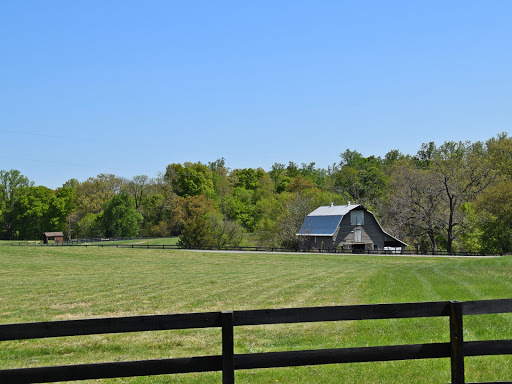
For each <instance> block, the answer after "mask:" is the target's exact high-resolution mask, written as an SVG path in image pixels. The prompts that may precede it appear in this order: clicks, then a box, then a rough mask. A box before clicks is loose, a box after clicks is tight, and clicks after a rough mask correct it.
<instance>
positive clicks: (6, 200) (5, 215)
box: [0, 169, 34, 240]
mask: <svg viewBox="0 0 512 384" xmlns="http://www.w3.org/2000/svg"><path fill="white" fill-rule="evenodd" d="M33 185H34V183H33V182H31V181H30V180H29V179H28V178H27V177H25V176H23V175H22V174H21V173H20V171H18V170H16V169H11V170H10V171H3V170H0V238H4V239H9V240H10V239H12V238H13V226H14V225H15V220H16V214H15V212H14V210H15V202H16V201H17V199H18V198H19V197H20V195H21V193H22V191H23V189H24V188H25V187H30V186H33Z"/></svg>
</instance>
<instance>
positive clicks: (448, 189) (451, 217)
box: [430, 141, 495, 253]
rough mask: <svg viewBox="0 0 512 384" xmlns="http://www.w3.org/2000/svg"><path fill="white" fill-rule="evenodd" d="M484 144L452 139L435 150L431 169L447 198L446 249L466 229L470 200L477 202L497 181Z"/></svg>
mask: <svg viewBox="0 0 512 384" xmlns="http://www.w3.org/2000/svg"><path fill="white" fill-rule="evenodd" d="M485 150H486V148H485V146H484V145H483V144H482V143H480V142H477V143H470V142H453V141H448V142H445V143H444V144H443V145H441V146H440V147H439V148H438V149H437V150H436V151H435V153H434V156H433V158H432V163H431V165H430V169H431V170H432V171H433V172H434V173H435V174H436V177H437V183H438V184H439V185H440V187H441V189H442V191H443V192H442V198H443V201H444V232H445V233H444V236H445V241H446V251H447V252H448V253H451V252H452V249H453V242H454V240H455V239H457V237H458V236H459V235H460V234H461V232H462V231H463V230H464V229H465V221H466V216H467V215H466V213H467V212H466V211H465V210H464V209H462V207H463V205H464V204H466V203H471V202H474V201H475V200H476V199H477V198H478V196H480V195H481V194H482V193H483V191H485V189H486V188H487V187H488V186H489V185H490V184H491V183H492V182H493V181H494V180H495V175H494V172H493V170H492V168H491V166H490V162H489V161H488V158H487V157H486V153H485V152H486V151H485Z"/></svg>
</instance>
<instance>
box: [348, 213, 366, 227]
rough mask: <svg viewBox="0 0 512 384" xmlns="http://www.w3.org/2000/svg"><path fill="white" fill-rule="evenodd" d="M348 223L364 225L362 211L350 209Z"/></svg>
mask: <svg viewBox="0 0 512 384" xmlns="http://www.w3.org/2000/svg"><path fill="white" fill-rule="evenodd" d="M350 225H364V211H350Z"/></svg>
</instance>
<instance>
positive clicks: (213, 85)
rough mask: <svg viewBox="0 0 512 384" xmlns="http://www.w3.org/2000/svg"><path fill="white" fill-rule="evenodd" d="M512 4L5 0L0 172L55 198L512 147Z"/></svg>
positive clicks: (0, 40) (0, 25)
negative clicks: (196, 178) (254, 171)
mask: <svg viewBox="0 0 512 384" xmlns="http://www.w3.org/2000/svg"><path fill="white" fill-rule="evenodd" d="M511 15H512V1H508V0H502V1H500V0H493V1H472V0H463V1H462V0H460V1H457V0H451V1H445V0H443V1H437V0H434V1H422V2H418V1H393V0H390V1H376V0H375V1H372V0H369V1H297V0H296V1H275V0H274V1H253V2H247V1H180V2H178V1H151V0H149V1H144V2H141V1H129V0H123V1H115V0H112V1H94V0H91V1H56V0H48V1H4V2H2V3H1V4H0V49H1V51H0V52H1V56H0V58H1V60H0V134H1V135H0V137H1V139H0V140H1V145H0V169H4V170H8V169H18V170H20V171H21V172H22V173H23V174H24V175H25V176H27V177H28V178H29V179H30V180H33V181H34V182H35V183H36V184H37V185H45V186H47V187H50V188H57V187H59V186H61V185H62V184H63V183H64V182H65V181H67V180H68V179H70V178H76V179H78V180H80V181H83V180H85V179H87V178H88V177H92V176H96V175H97V174H99V173H113V174H116V175H117V176H122V177H127V178H131V177H133V176H135V175H140V174H146V175H149V176H152V177H153V176H156V175H157V173H158V172H163V171H165V167H166V165H168V164H170V163H176V162H180V163H182V162H185V161H192V162H196V161H201V162H203V163H207V162H208V161H213V160H216V159H218V158H220V157H224V158H225V159H226V162H227V165H228V166H229V167H230V168H244V167H263V168H264V169H266V170H269V169H270V168H271V166H272V164H273V163H276V162H280V163H284V164H287V163H288V162H289V161H294V162H296V163H299V164H300V163H309V162H316V164H317V166H319V167H327V166H328V165H331V164H333V163H335V162H338V161H339V154H340V153H341V152H343V151H344V150H345V149H347V148H350V149H351V150H357V151H359V152H361V153H362V154H363V155H365V156H369V155H376V156H383V155H384V154H385V153H386V152H388V151H389V150H392V149H399V150H400V151H401V152H403V153H409V154H414V153H416V151H417V150H418V149H419V147H420V146H421V144H422V143H424V142H428V141H435V142H436V143H438V144H441V143H442V142H444V141H447V140H470V141H478V140H486V139H488V138H490V137H492V136H495V135H496V134H497V133H499V132H503V131H506V132H509V133H511V131H512V130H511V129H510V124H511V121H512V108H511V106H512V70H511V68H512V49H511V41H512V23H511V22H510V17H511Z"/></svg>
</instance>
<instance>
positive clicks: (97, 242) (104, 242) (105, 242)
mask: <svg viewBox="0 0 512 384" xmlns="http://www.w3.org/2000/svg"><path fill="white" fill-rule="evenodd" d="M151 239H152V238H149V240H151ZM126 240H148V238H109V239H101V238H95V239H79V240H69V241H65V242H63V243H50V244H35V242H29V241H19V242H9V243H6V244H4V245H10V246H44V247H71V246H75V247H76V246H79V247H115V248H134V249H192V250H206V251H210V250H215V251H239V252H251V251H252V252H297V253H304V252H308V253H329V254H332V253H337V254H366V255H404V256H407V255H409V256H417V255H427V256H502V255H503V254H502V253H484V252H450V253H447V252H445V251H431V250H425V251H420V250H407V249H405V250H404V249H401V250H392V249H389V250H388V249H380V250H374V249H365V250H347V249H340V248H321V249H306V248H284V247H267V246H248V247H237V246H222V247H208V246H202V247H199V246H197V247H196V246H188V245H187V246H185V245H177V244H158V245H157V244H111V243H110V242H111V241H112V242H114V241H126Z"/></svg>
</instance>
